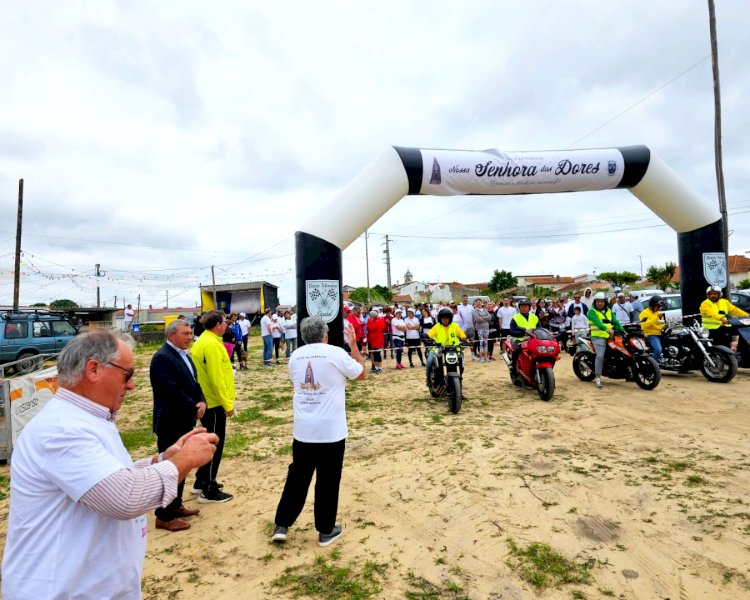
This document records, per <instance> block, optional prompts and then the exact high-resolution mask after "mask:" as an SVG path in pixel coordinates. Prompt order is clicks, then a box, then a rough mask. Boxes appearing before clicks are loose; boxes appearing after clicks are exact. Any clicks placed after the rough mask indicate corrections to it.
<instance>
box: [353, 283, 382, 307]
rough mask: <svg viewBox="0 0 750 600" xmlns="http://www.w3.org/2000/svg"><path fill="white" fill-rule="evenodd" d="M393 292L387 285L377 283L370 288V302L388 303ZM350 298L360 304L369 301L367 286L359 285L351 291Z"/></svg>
mask: <svg viewBox="0 0 750 600" xmlns="http://www.w3.org/2000/svg"><path fill="white" fill-rule="evenodd" d="M391 298H393V293H392V292H391V291H390V290H389V289H388V288H387V287H385V286H382V285H376V286H374V287H371V288H370V302H372V303H373V304H388V303H390V301H391ZM349 299H350V300H352V301H353V302H359V303H360V304H366V303H367V288H366V287H358V288H356V289H354V290H352V291H351V292H350V293H349Z"/></svg>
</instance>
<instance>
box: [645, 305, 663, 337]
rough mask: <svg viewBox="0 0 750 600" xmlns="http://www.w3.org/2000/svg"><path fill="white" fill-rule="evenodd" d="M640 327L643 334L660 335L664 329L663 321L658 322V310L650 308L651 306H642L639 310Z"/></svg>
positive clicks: (659, 315)
mask: <svg viewBox="0 0 750 600" xmlns="http://www.w3.org/2000/svg"><path fill="white" fill-rule="evenodd" d="M640 319H641V329H642V330H643V335H661V330H662V329H664V323H659V320H660V319H661V314H660V313H659V311H658V310H651V307H650V306H649V307H647V308H644V309H643V310H642V311H641V317H640Z"/></svg>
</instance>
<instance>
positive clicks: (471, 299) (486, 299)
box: [469, 296, 490, 306]
mask: <svg viewBox="0 0 750 600" xmlns="http://www.w3.org/2000/svg"><path fill="white" fill-rule="evenodd" d="M477 300H481V301H482V302H489V301H490V297H489V296H469V306H473V305H474V302H475V301H477Z"/></svg>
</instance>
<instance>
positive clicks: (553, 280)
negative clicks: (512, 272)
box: [526, 277, 577, 285]
mask: <svg viewBox="0 0 750 600" xmlns="http://www.w3.org/2000/svg"><path fill="white" fill-rule="evenodd" d="M526 280H527V281H530V282H531V283H535V284H537V285H550V284H553V285H554V284H558V283H577V282H576V280H575V279H573V278H572V277H527V278H526Z"/></svg>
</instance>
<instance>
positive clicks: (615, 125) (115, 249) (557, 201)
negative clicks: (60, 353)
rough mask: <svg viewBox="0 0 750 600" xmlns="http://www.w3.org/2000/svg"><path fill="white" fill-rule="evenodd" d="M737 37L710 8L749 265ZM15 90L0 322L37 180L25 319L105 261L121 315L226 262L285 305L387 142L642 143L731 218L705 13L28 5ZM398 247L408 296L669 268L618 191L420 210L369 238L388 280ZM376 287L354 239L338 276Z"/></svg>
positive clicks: (445, 6) (698, 4)
mask: <svg viewBox="0 0 750 600" xmlns="http://www.w3.org/2000/svg"><path fill="white" fill-rule="evenodd" d="M746 24H747V3H746V2H741V1H740V0H731V1H724V2H717V28H718V37H719V55H720V69H721V87H722V89H721V91H722V118H723V143H724V176H725V182H726V196H727V202H728V207H729V212H730V222H729V223H730V225H729V226H730V230H731V231H732V232H733V233H732V235H731V237H730V252H731V253H733V254H742V253H744V252H745V251H747V250H750V194H748V192H750V168H748V164H750V146H749V145H748V141H747V140H748V131H750V116H749V111H748V110H747V107H748V100H747V90H748V89H750V63H748V60H747V57H748V56H750V41H749V40H750V36H748V35H747V27H746ZM0 73H1V74H2V75H1V76H2V83H0V208H1V209H2V220H1V221H0V304H9V303H11V302H12V297H13V281H12V269H13V253H14V243H15V222H16V219H15V216H16V202H17V195H18V180H19V179H20V178H23V179H24V181H25V201H24V223H23V241H22V248H23V267H22V273H23V274H24V276H23V277H22V286H21V303H22V304H31V303H33V302H39V301H42V302H49V301H51V300H54V299H56V298H71V299H73V300H76V301H78V302H79V303H81V304H89V305H91V304H93V303H95V301H96V291H95V290H96V279H95V277H93V274H94V272H95V264H97V263H98V264H100V265H101V270H102V271H103V272H104V273H105V274H104V276H102V277H101V278H100V279H99V285H100V289H101V297H102V300H103V301H104V302H106V304H107V305H108V306H111V305H112V302H113V301H114V297H115V296H117V297H118V304H120V305H121V304H122V301H123V298H124V299H126V300H127V301H128V302H132V303H133V304H135V303H136V299H137V296H138V294H140V295H141V304H142V305H144V306H145V305H148V304H153V305H155V306H163V305H164V304H165V301H166V297H167V293H168V294H169V305H170V306H176V305H179V306H194V305H195V303H196V302H198V301H199V296H198V292H197V287H196V286H197V284H198V283H201V282H202V283H203V284H209V283H210V281H211V269H210V267H211V265H215V274H216V279H217V283H230V282H237V281H244V280H258V279H265V280H268V281H270V282H271V283H274V284H276V285H278V286H279V288H280V296H281V300H282V302H285V303H294V301H295V288H294V286H295V280H294V256H293V252H294V232H295V231H296V230H297V229H298V228H299V226H300V225H301V224H302V223H303V222H304V221H306V220H307V217H308V215H309V214H311V211H315V210H316V205H318V204H321V203H324V202H326V201H328V200H330V199H331V198H332V197H333V196H335V195H336V194H337V192H338V191H340V190H341V189H342V188H343V187H344V186H345V185H346V184H347V183H348V182H349V181H350V180H351V179H352V178H354V177H355V176H356V175H357V174H358V173H359V172H360V171H361V170H362V169H364V168H365V167H366V165H367V164H368V163H369V162H370V161H371V160H373V159H374V158H375V157H376V156H377V155H378V154H379V153H380V152H381V151H382V150H383V149H384V148H385V147H387V146H389V145H401V146H410V147H421V148H456V149H474V150H482V149H488V148H497V149H499V150H504V151H508V150H555V149H568V148H570V149H573V148H575V149H580V148H597V147H612V146H625V145H632V144H645V145H647V146H649V147H650V148H651V150H652V151H653V152H654V153H655V154H657V155H659V156H660V157H661V158H662V159H663V160H664V161H665V162H666V163H667V164H668V165H670V166H671V167H672V168H673V169H674V170H675V171H676V172H677V173H678V174H679V175H681V176H682V177H683V178H684V179H685V180H686V181H687V182H688V184H689V185H690V186H691V187H693V188H694V189H695V190H696V191H697V192H698V193H699V194H700V195H701V196H702V197H704V198H705V200H706V202H709V203H712V204H716V202H717V200H716V197H717V192H716V177H715V171H714V130H713V124H714V110H713V107H714V104H713V83H712V75H711V59H710V40H709V26H708V8H707V3H706V1H705V0H669V1H663V2H660V1H658V0H657V1H654V2H648V3H644V2H640V3H636V2H623V3H606V2H599V1H597V2H594V1H590V2H588V1H587V2H582V1H579V2H577V1H571V2H553V1H552V0H548V1H544V2H537V1H533V0H529V1H526V2H523V3H520V2H515V3H509V2H496V1H481V2H480V1H467V2H462V3H457V2H447V1H442V0H441V1H437V0H433V1H430V2H426V1H425V2H409V1H405V0H398V1H382V0H381V1H379V2H377V3H376V2H357V3H354V2H325V1H324V2H317V3H303V2H274V3H264V4H262V5H260V4H256V3H248V2H240V1H236V2H223V3H219V4H217V5H212V6H211V7H209V6H208V5H207V4H206V3H204V2H185V1H181V2H160V3H154V2H127V3H116V2H105V1H101V0H97V1H95V2H94V1H91V2H75V3H61V2H60V3H58V2H52V1H49V2H34V1H31V2H22V3H21V2H16V3H10V4H8V5H7V6H5V8H4V11H3V18H2V19H0ZM341 210H342V211H357V206H355V205H343V206H341ZM385 234H388V235H389V236H391V239H392V241H393V243H392V245H391V273H392V280H393V282H394V283H395V282H396V281H397V280H399V281H403V274H404V272H405V271H406V269H407V268H408V269H410V270H411V272H412V273H413V275H414V278H415V279H417V280H420V281H441V280H442V281H456V280H457V281H461V282H464V283H472V282H479V281H487V280H488V279H489V278H490V277H491V275H492V272H493V270H494V269H506V270H510V271H512V272H513V273H514V274H517V275H518V274H547V273H549V274H553V275H570V276H572V275H577V274H580V273H592V272H602V271H609V270H631V271H634V272H636V273H638V272H640V270H641V262H642V265H643V270H644V272H645V270H647V269H648V267H649V265H652V264H657V265H663V264H664V263H665V262H666V261H669V260H676V259H677V243H676V234H675V233H674V232H673V231H672V230H671V229H669V228H668V227H667V226H664V225H662V222H661V220H660V219H659V218H658V217H656V216H655V215H653V213H651V212H650V211H649V210H648V209H646V208H645V207H643V206H642V205H641V203H640V202H639V201H638V200H637V199H636V198H635V197H634V196H632V195H631V194H630V193H629V192H627V191H624V190H623V191H619V190H617V191H604V192H588V193H579V194H557V195H543V196H540V195H537V196H518V197H508V196H503V197H486V196H485V197H478V196H471V197H453V198H445V197H414V196H412V197H407V198H405V199H404V200H402V201H401V202H400V203H398V204H397V205H396V206H395V207H394V208H393V209H391V210H390V211H389V212H388V213H387V214H386V215H384V216H383V217H382V218H381V219H380V220H379V221H378V222H377V223H375V224H374V225H373V226H372V227H371V229H370V236H369V257H370V260H369V272H370V282H371V284H372V285H375V284H385V282H386V269H385V264H384V262H383V256H384V255H383V246H382V243H383V236H384V235H385ZM441 237H442V238H445V237H453V238H461V239H456V240H445V239H434V238H441ZM430 238H433V239H430ZM366 271H367V269H366V261H365V243H364V238H361V239H360V240H358V241H356V242H354V243H353V244H352V245H351V246H350V247H349V248H348V249H346V250H345V252H344V283H346V284H349V285H355V286H358V285H365V283H366Z"/></svg>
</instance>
